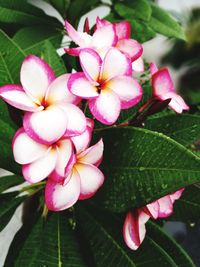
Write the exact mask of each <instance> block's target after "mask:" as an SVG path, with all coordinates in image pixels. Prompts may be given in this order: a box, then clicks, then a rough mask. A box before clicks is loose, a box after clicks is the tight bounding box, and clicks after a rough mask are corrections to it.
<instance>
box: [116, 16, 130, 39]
mask: <svg viewBox="0 0 200 267" xmlns="http://www.w3.org/2000/svg"><path fill="white" fill-rule="evenodd" d="M114 25H115V30H116V34H117V37H118V40H122V39H130V37H131V25H130V23H129V22H128V21H122V22H119V23H115V24H114Z"/></svg>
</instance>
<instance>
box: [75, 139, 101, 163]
mask: <svg viewBox="0 0 200 267" xmlns="http://www.w3.org/2000/svg"><path fill="white" fill-rule="evenodd" d="M103 148H104V146H103V140H102V139H100V140H99V142H98V143H96V144H95V145H93V146H91V147H89V148H88V149H86V150H84V151H82V152H81V153H79V154H78V155H77V160H78V162H81V163H89V164H93V165H95V166H99V164H100V163H101V161H102V157H103Z"/></svg>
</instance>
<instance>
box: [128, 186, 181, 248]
mask: <svg viewBox="0 0 200 267" xmlns="http://www.w3.org/2000/svg"><path fill="white" fill-rule="evenodd" d="M183 191H184V188H182V189H180V190H178V191H176V192H175V193H172V194H169V195H167V196H164V197H162V198H160V199H158V200H156V201H154V202H152V203H150V204H148V205H146V206H145V207H143V208H140V209H137V210H134V212H133V213H132V212H128V213H127V215H126V218H125V221H124V226H123V237H124V241H125V243H126V244H127V246H128V247H129V248H130V249H132V250H137V249H138V247H139V246H140V245H141V243H142V242H143V240H144V238H145V234H146V227H145V224H146V222H147V221H148V220H149V219H150V218H152V219H154V220H156V219H158V218H165V217H168V216H170V215H171V214H172V212H173V204H174V202H175V200H177V199H179V198H180V197H181V195H182V193H183Z"/></svg>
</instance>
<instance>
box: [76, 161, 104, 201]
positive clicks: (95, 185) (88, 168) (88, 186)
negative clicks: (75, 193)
mask: <svg viewBox="0 0 200 267" xmlns="http://www.w3.org/2000/svg"><path fill="white" fill-rule="evenodd" d="M75 168H76V170H77V171H78V173H79V175H80V179H81V193H80V196H79V199H81V200H83V199H87V198H90V197H92V196H93V195H94V194H95V193H96V192H97V190H98V189H99V188H100V187H101V186H102V184H103V182H104V175H103V173H102V172H101V171H100V170H99V169H98V168H97V167H95V166H93V165H91V164H80V163H78V164H75Z"/></svg>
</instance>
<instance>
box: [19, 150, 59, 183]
mask: <svg viewBox="0 0 200 267" xmlns="http://www.w3.org/2000/svg"><path fill="white" fill-rule="evenodd" d="M56 160H57V152H56V149H51V148H50V149H49V150H48V151H47V152H46V154H45V155H44V156H43V157H41V158H39V159H37V160H36V161H34V162H32V163H30V164H26V165H23V167H22V173H23V176H24V178H25V179H26V180H27V181H28V182H30V183H38V182H40V181H42V180H43V179H45V178H46V177H48V176H49V174H50V173H51V172H52V171H53V170H54V168H55V165H56Z"/></svg>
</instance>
